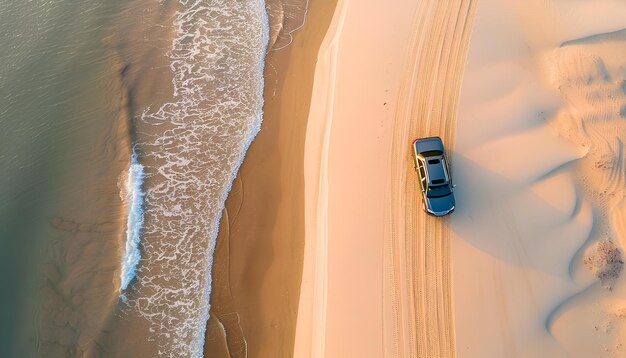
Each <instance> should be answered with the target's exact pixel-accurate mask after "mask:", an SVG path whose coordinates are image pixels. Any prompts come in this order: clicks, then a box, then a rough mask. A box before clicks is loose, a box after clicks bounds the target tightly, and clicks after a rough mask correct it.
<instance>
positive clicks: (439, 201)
mask: <svg viewBox="0 0 626 358" xmlns="http://www.w3.org/2000/svg"><path fill="white" fill-rule="evenodd" d="M426 203H427V206H428V211H430V212H431V213H433V214H435V215H437V214H439V213H441V214H447V213H448V212H450V211H451V210H453V209H454V204H455V202H454V194H450V195H448V196H444V197H442V198H426Z"/></svg>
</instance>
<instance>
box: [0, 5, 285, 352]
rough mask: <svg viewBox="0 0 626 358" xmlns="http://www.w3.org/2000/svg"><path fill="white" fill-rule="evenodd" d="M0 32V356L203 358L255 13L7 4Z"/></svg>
mask: <svg viewBox="0 0 626 358" xmlns="http://www.w3.org/2000/svg"><path fill="white" fill-rule="evenodd" d="M281 16H282V15H281ZM0 34H1V35H0V46H1V48H2V49H3V50H2V51H0V168H1V172H2V175H0V245H2V246H1V249H2V250H1V251H0V255H2V260H0V262H1V264H0V265H1V266H0V277H2V284H4V285H5V287H8V290H7V291H8V293H7V294H5V295H3V297H2V301H1V302H0V303H1V304H0V356H1V357H29V356H41V357H66V356H69V357H74V356H81V357H82V356H120V357H121V356H157V355H161V356H183V357H190V356H201V355H202V346H203V340H204V330H205V324H206V320H207V319H208V311H209V295H210V292H211V264H212V251H213V248H214V246H215V239H216V233H217V229H218V222H219V219H220V215H221V212H222V209H223V205H224V201H225V199H226V196H227V194H228V191H229V188H230V185H231V183H232V181H233V179H234V176H235V175H236V172H237V169H238V167H239V166H240V164H241V162H242V160H243V157H244V154H245V151H246V149H247V148H248V146H249V145H250V143H251V141H252V140H253V138H254V136H255V135H256V133H257V132H258V131H259V129H260V125H261V120H262V106H263V97H262V94H263V68H264V56H265V53H266V49H267V45H268V41H269V39H270V26H269V23H268V16H267V13H266V4H265V2H264V1H262V0H239V1H212V0H204V1H199V0H179V1H159V0H151V1H147V0H131V1H124V2H122V1H117V0H110V1H105V2H103V1H94V0H59V1H54V2H51V1H44V0H32V1H18V0H7V1H3V2H1V3H0ZM274 40H276V38H274ZM285 41H287V40H285Z"/></svg>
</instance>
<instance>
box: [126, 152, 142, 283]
mask: <svg viewBox="0 0 626 358" xmlns="http://www.w3.org/2000/svg"><path fill="white" fill-rule="evenodd" d="M143 177H144V173H143V165H141V164H140V163H139V162H138V160H137V154H136V153H135V152H134V151H133V153H132V157H131V162H130V167H129V168H128V177H127V178H126V183H125V185H124V188H123V189H124V190H123V191H122V194H123V195H122V200H124V201H125V202H126V203H127V205H128V218H127V224H126V244H125V247H124V254H123V255H122V274H121V285H120V291H124V290H125V289H126V288H127V287H128V284H129V283H130V282H131V281H132V280H133V278H135V275H136V274H137V265H138V264H139V259H140V257H141V256H140V252H139V242H140V239H141V227H142V226H143V196H144V194H143V192H142V191H141V186H142V184H143Z"/></svg>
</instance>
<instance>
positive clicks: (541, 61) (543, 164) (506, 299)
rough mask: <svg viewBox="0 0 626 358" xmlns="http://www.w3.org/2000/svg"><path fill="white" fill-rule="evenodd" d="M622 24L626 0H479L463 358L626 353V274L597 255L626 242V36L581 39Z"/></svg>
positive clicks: (459, 308)
mask: <svg viewBox="0 0 626 358" xmlns="http://www.w3.org/2000/svg"><path fill="white" fill-rule="evenodd" d="M625 27H626V3H624V2H623V1H600V0H599V1H551V2H544V1H539V0H532V1H518V2H515V3H509V2H502V1H499V0H482V1H480V2H479V8H478V15H477V20H476V22H475V28H474V33H473V35H472V40H471V46H470V54H469V59H468V64H467V68H466V77H465V79H464V83H463V88H462V92H461V93H462V95H461V108H460V111H459V119H458V121H457V133H459V134H458V135H457V143H456V150H455V153H454V168H453V169H454V174H455V177H456V182H457V183H458V184H459V187H458V188H457V191H456V193H457V203H458V207H457V211H456V213H455V215H454V217H453V219H452V228H453V232H454V234H453V236H454V243H453V247H454V253H453V262H454V287H455V290H454V298H455V313H456V315H455V323H456V335H457V352H458V356H460V357H512V356H517V357H566V356H574V357H601V356H625V355H626V348H625V347H623V346H622V342H623V338H622V336H623V332H624V329H625V328H626V325H625V323H626V318H624V311H623V310H624V308H625V307H626V301H624V299H625V298H626V285H625V283H626V282H624V280H623V279H622V278H618V279H613V280H612V279H611V275H612V272H611V271H610V270H611V269H613V270H614V271H615V272H619V271H620V269H621V266H620V264H619V262H618V263H614V262H613V263H607V261H606V259H605V257H604V260H603V257H601V256H602V252H601V251H602V250H600V251H597V252H595V254H596V255H595V256H593V255H591V254H594V251H593V248H594V247H595V246H594V245H595V243H597V242H598V241H602V240H611V241H612V242H613V243H614V244H613V246H611V245H609V244H606V245H604V246H603V248H604V249H605V251H608V253H609V254H610V253H614V254H616V256H614V257H613V258H615V257H617V260H618V261H619V256H620V255H619V254H618V253H617V251H611V250H612V247H615V248H618V249H619V250H623V248H624V246H623V245H624V244H626V236H625V234H626V231H625V230H624V228H626V227H624V226H623V220H624V217H625V215H624V214H626V211H624V209H623V204H622V203H623V198H624V189H626V188H625V186H624V184H625V183H626V180H625V174H626V173H625V172H624V157H623V155H622V151H623V144H622V143H623V141H624V140H626V125H625V124H624V123H623V121H624V115H620V111H621V110H622V109H623V108H624V107H623V106H624V105H626V97H625V93H626V89H624V88H622V87H621V86H622V85H623V84H624V82H623V81H624V80H625V79H626V78H625V75H626V71H625V70H624V67H625V66H626V35H619V36H608V35H600V36H598V37H596V38H593V39H584V40H577V39H581V38H584V37H587V36H592V35H598V34H603V33H606V32H609V31H615V30H619V29H622V28H625ZM571 40H577V41H576V42H575V43H566V44H565V45H564V46H562V47H559V46H560V45H561V44H562V43H564V42H566V41H571ZM607 245H608V246H607ZM605 254H606V252H605ZM585 261H587V262H588V264H587V265H586V264H585ZM593 265H595V267H594V269H593V270H590V269H588V267H586V266H593ZM599 266H602V267H599ZM603 270H604V271H603ZM597 272H605V273H606V278H605V279H604V280H602V282H599V280H598V278H597V277H595V276H594V274H596V273H597ZM609 287H611V288H612V290H609Z"/></svg>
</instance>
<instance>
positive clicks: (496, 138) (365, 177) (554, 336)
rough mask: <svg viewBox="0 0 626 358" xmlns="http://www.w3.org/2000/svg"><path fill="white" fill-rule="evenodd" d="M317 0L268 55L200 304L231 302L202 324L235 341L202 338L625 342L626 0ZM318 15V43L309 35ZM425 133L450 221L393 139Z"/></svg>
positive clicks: (330, 351)
mask: <svg viewBox="0 0 626 358" xmlns="http://www.w3.org/2000/svg"><path fill="white" fill-rule="evenodd" d="M477 4H478V5H477ZM332 8H334V5H332V6H331V5H324V4H321V3H317V2H312V3H311V11H310V18H309V20H308V21H309V22H308V23H307V24H308V25H307V26H305V27H304V28H303V29H302V32H301V33H298V34H296V35H295V40H294V43H293V44H292V45H291V47H288V51H286V52H284V57H282V56H281V55H280V53H277V54H278V55H276V56H273V57H272V56H270V58H273V59H274V60H270V61H268V63H269V64H271V65H270V66H268V71H269V70H270V69H276V70H277V72H276V73H277V74H278V80H277V82H276V84H277V85H276V86H274V87H273V86H271V85H268V91H269V92H266V100H267V107H266V113H267V115H266V122H265V127H264V129H263V131H262V132H261V134H260V136H259V138H258V139H257V140H256V141H255V143H254V144H253V146H252V148H251V151H250V152H249V154H248V156H247V158H246V162H245V164H244V166H243V167H242V170H241V173H240V179H238V180H237V182H236V184H235V186H234V188H233V192H232V193H231V198H230V199H229V203H228V205H227V215H226V216H225V222H224V225H223V226H222V232H223V233H228V236H229V241H223V243H222V246H221V248H218V250H219V252H218V256H217V258H216V272H217V271H221V272H227V273H228V275H230V277H226V279H228V280H229V282H230V286H228V285H225V286H223V288H220V287H219V286H220V285H221V284H220V283H219V280H218V279H216V285H217V286H218V287H216V288H215V291H214V292H218V291H219V290H223V291H222V292H227V293H226V294H225V295H223V296H220V295H219V294H216V295H215V297H222V299H221V301H220V302H221V303H219V302H215V303H214V307H216V308H215V312H214V314H215V315H217V316H220V315H221V317H220V321H221V322H222V323H223V324H224V322H231V323H233V322H234V323H233V325H232V326H230V328H229V324H230V323H228V324H224V325H223V326H220V325H215V326H212V327H210V330H209V332H217V335H218V336H219V335H223V334H224V333H225V331H224V329H225V330H226V333H227V334H228V336H229V338H230V339H232V340H233V342H235V343H228V344H224V342H223V341H222V343H220V344H221V346H220V344H218V345H217V346H216V348H215V349H216V351H215V352H217V350H218V349H222V352H225V349H226V347H227V346H230V349H231V354H234V355H235V356H237V354H238V353H237V354H235V353H234V352H233V347H235V346H236V345H237V344H239V345H240V346H243V347H245V342H244V341H243V339H244V338H245V341H247V345H248V353H249V355H250V356H270V355H271V356H291V355H292V354H291V352H292V348H293V356H295V357H382V356H387V357H415V356H419V357H422V356H423V357H446V356H455V355H458V356H467V357H508V356H522V357H535V356H551V357H558V356H585V357H586V356H602V355H606V356H620V355H624V348H622V342H621V340H620V337H621V335H622V333H623V330H624V328H625V327H624V318H623V317H624V316H626V314H625V308H626V305H624V302H623V298H624V296H625V294H626V292H625V291H626V285H625V284H624V282H623V279H622V278H621V277H620V276H619V273H621V270H622V266H623V259H622V247H623V245H624V244H626V239H625V238H624V237H625V236H624V234H626V231H624V230H626V224H625V223H624V219H623V218H624V214H623V210H624V209H623V208H624V204H623V200H624V191H623V187H624V183H626V180H625V178H624V170H623V168H624V156H623V154H622V152H623V140H624V135H625V133H624V130H626V128H623V125H622V124H621V122H620V121H623V119H622V118H624V117H626V114H625V113H626V110H624V108H626V101H624V95H625V94H626V84H625V83H626V82H625V76H626V73H625V72H624V69H623V67H624V66H623V65H624V62H625V60H626V59H625V58H624V56H623V55H622V54H623V53H626V51H625V50H626V48H625V47H624V43H625V42H626V35H625V34H623V33H621V32H617V33H609V32H611V31H616V30H620V29H622V28H623V27H625V25H626V11H625V10H626V5H624V4H623V3H620V2H616V1H608V0H603V1H596V2H593V4H591V3H586V2H569V1H552V2H549V3H546V2H543V1H539V0H533V1H524V2H522V1H519V2H515V3H507V4H505V3H502V2H500V1H496V0H483V1H482V2H480V3H477V2H476V1H469V0H467V1H464V0H458V1H449V2H439V1H434V0H433V1H423V2H419V3H415V2H412V1H408V0H407V1H401V2H396V3H394V4H392V5H390V4H385V5H380V4H376V3H374V2H373V1H369V2H359V3H358V4H357V3H356V2H354V1H352V2H350V1H347V0H339V2H338V4H337V8H336V11H335V12H334V15H333V14H332ZM316 9H317V10H316ZM317 11H319V12H317ZM475 13H477V14H478V15H477V18H476V19H475V20H474V14H475ZM331 15H333V18H332V22H330V27H329V29H328V32H327V33H326V35H325V37H324V39H323V42H322V43H321V46H320V49H319V53H318V55H317V63H315V58H314V54H315V52H316V51H317V43H319V42H307V41H308V40H306V41H305V39H307V38H308V37H307V36H313V37H314V38H315V39H316V41H321V39H322V37H323V35H324V30H325V28H326V26H325V25H324V26H323V27H318V26H317V25H315V26H313V24H328V23H329V21H330V20H331V19H330V16H331ZM316 16H319V17H316ZM314 18H317V19H321V18H323V20H314ZM600 19H601V20H602V21H600ZM318 21H319V22H318ZM374 23H375V24H376V26H371V24H374ZM474 23H475V24H476V29H475V30H472V29H473V28H474ZM307 31H313V32H315V34H314V35H308V34H310V33H309V32H307ZM316 31H317V32H316ZM472 31H474V32H473V33H472ZM470 35H471V36H470ZM592 35H596V36H592ZM588 36H592V37H588ZM470 40H471V41H470ZM572 40H573V41H572ZM311 44H313V45H311ZM470 44H471V45H470ZM468 51H469V55H467V54H468ZM304 54H306V56H305V55H304ZM298 56H303V57H298ZM466 56H467V59H468V63H469V65H468V66H469V67H468V71H467V72H465V74H464V68H465V62H466ZM305 59H306V60H305ZM296 64H297V65H298V66H297V67H298V68H299V69H298V70H295V67H296ZM301 64H306V66H303V67H302V68H301V70H300V66H299V65H301ZM284 68H287V74H286V76H285V77H284V78H283V77H281V76H282V75H281V74H282V73H283V72H282V69H284ZM313 68H314V69H315V77H314V80H313V83H312V93H311V94H310V95H309V92H308V91H304V92H296V91H295V89H296V88H298V89H300V90H303V89H307V88H311V87H310V86H311V82H310V81H311V80H312V79H313V77H310V75H311V73H312V72H311V71H312V69H313ZM292 69H293V71H294V72H291V71H292ZM307 74H308V75H309V77H306V75H307ZM292 76H293V77H292ZM299 76H304V78H308V79H309V82H306V81H304V82H302V80H300V79H299V78H303V77H299ZM268 78H269V77H268ZM292 79H293V82H291V80H292ZM283 80H284V84H283V82H282V81H283ZM268 83H269V82H268ZM462 84H463V86H461V85H462ZM289 86H293V87H289ZM291 89H293V90H291ZM274 91H276V96H274ZM309 98H310V107H309V106H308V105H307V104H308V99H309ZM459 100H460V101H461V103H460V105H458V102H459ZM272 108H273V109H272ZM273 111H276V112H273ZM272 113H276V116H275V117H274V115H272ZM457 115H458V117H459V120H458V123H457V121H456V117H457ZM296 117H297V118H298V120H297V121H295V120H294V121H291V122H290V121H289V120H290V119H291V118H296ZM272 118H279V119H278V120H273V119H272ZM428 135H439V136H442V137H443V138H444V141H445V143H446V145H447V147H448V148H449V149H450V150H451V154H452V155H451V159H452V162H453V173H454V175H455V179H456V180H455V181H456V183H457V184H459V187H458V188H457V191H456V194H457V202H458V206H457V211H456V212H455V214H454V215H453V217H452V219H451V220H450V219H443V220H441V219H434V218H430V217H427V216H425V215H424V214H423V213H422V212H421V211H420V209H419V208H420V205H419V200H418V195H417V190H416V188H415V185H414V184H415V181H414V180H413V178H414V175H415V174H414V172H413V168H412V164H411V157H410V154H409V151H408V149H409V143H410V141H411V140H412V139H413V138H415V137H422V136H428ZM303 141H304V143H305V145H304V147H302V142H303ZM303 159H304V160H303ZM252 177H254V180H248V179H247V178H252ZM277 177H278V178H280V180H276V178H277ZM252 186H255V187H254V188H253V187H252ZM244 189H245V190H244ZM244 193H245V198H244ZM301 194H303V195H301ZM226 222H228V224H226ZM450 224H451V226H450ZM303 236H304V243H305V245H304V248H303V246H302V241H301V238H302V237H303ZM263 237H266V238H267V240H254V239H258V238H261V239H262V238H263ZM235 239H236V240H235ZM253 240H254V241H253ZM224 242H226V243H228V245H224ZM302 250H304V259H303V260H304V262H303V264H304V266H303V269H302V281H301V285H300V282H299V273H300V271H299V270H300V265H301V264H302V261H301V260H302V256H301V255H302ZM272 255H273V256H272ZM224 256H228V257H229V258H230V261H228V260H226V261H223V257H224ZM220 257H221V258H220ZM220 262H221V263H220ZM453 263H454V265H453V268H454V269H453V272H452V264H453ZM218 265H229V268H228V269H221V270H220V269H218ZM452 273H454V275H452ZM451 278H453V279H454V285H452V283H451ZM298 288H300V291H299V292H300V295H299V296H298ZM298 298H299V302H297V300H298ZM453 298H454V301H453ZM217 299H218V300H220V299H219V298H217ZM220 304H221V305H222V306H220ZM218 307H222V308H223V309H222V311H221V313H218V312H217V308H218ZM296 309H297V323H296V322H295V317H296ZM232 312H236V314H235V315H232ZM228 314H231V316H230V318H229V317H228ZM294 327H295V328H296V337H295V342H294V341H293V329H294ZM229 329H231V330H232V334H230V333H228V332H227V331H228V330H229ZM237 329H239V330H240V332H239V333H238V334H239V335H237ZM238 337H239V338H241V340H240V341H237V339H239V338H238ZM209 342H210V340H207V343H209ZM233 344H234V345H233ZM292 344H295V346H293V345H292ZM218 346H220V347H221V348H219V347H218Z"/></svg>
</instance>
